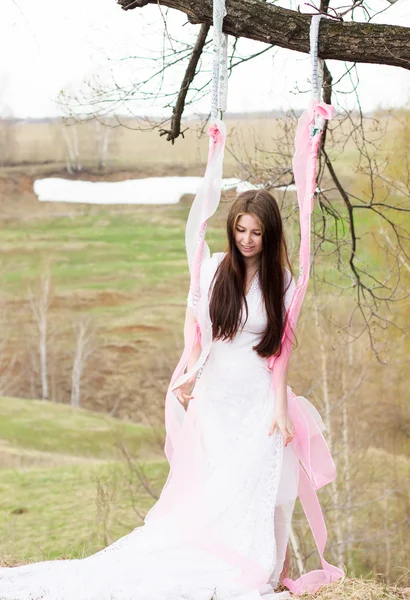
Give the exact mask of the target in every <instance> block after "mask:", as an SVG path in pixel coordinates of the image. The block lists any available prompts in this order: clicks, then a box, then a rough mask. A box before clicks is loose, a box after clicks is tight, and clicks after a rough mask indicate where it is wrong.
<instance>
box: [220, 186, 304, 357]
mask: <svg viewBox="0 0 410 600" xmlns="http://www.w3.org/2000/svg"><path fill="white" fill-rule="evenodd" d="M245 214H249V215H252V216H253V217H255V218H256V219H257V220H258V221H259V223H260V226H261V231H262V253H261V257H260V264H259V281H260V286H261V290H262V296H263V300H264V303H265V309H266V315H267V321H268V322H267V326H266V330H265V332H264V334H263V336H262V339H261V341H260V342H259V344H258V345H257V346H255V347H254V350H255V351H256V352H257V353H258V355H259V356H261V357H263V358H267V357H269V356H272V355H273V354H275V355H278V354H280V350H281V341H282V335H283V330H284V325H285V323H284V319H285V308H284V298H285V291H286V290H285V281H284V266H285V264H286V265H287V266H288V267H289V270H290V271H291V273H292V268H291V265H290V262H289V256H288V251H287V246H286V240H285V237H284V234H283V226H282V218H281V215H280V212H279V207H278V204H277V202H276V200H275V198H274V197H273V196H272V194H270V193H269V192H268V191H266V190H249V191H246V192H243V193H241V194H239V195H238V196H237V197H236V198H235V200H234V202H233V203H232V206H231V210H230V211H229V215H228V220H227V224H226V227H227V234H228V249H227V253H226V255H225V257H224V259H223V260H222V262H221V264H220V265H219V267H218V269H217V271H216V273H215V276H214V279H213V288H212V293H211V299H210V307H209V308H210V316H211V321H212V333H213V338H214V339H215V340H218V339H220V340H232V339H233V338H234V337H235V335H236V333H237V332H238V329H239V327H240V326H241V322H242V319H243V308H244V307H245V314H246V319H247V318H248V305H247V302H246V295H245V281H246V268H245V261H244V259H243V256H242V254H241V253H240V251H239V250H238V248H237V247H236V243H235V228H236V225H237V222H238V219H239V218H240V217H241V216H242V215H245ZM289 283H290V282H289Z"/></svg>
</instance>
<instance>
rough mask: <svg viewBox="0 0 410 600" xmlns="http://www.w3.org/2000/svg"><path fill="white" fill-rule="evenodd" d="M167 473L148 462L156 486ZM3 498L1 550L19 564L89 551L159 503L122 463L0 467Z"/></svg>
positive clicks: (121, 532)
mask: <svg viewBox="0 0 410 600" xmlns="http://www.w3.org/2000/svg"><path fill="white" fill-rule="evenodd" d="M166 472H167V468H166V464H165V462H164V461H160V462H152V463H145V473H146V476H147V477H148V479H149V480H150V482H151V485H152V486H153V487H154V489H157V488H160V487H161V485H162V483H163V482H164V480H165V476H166ZM102 490H103V492H102ZM0 496H1V501H0V534H1V543H0V554H2V555H3V556H12V557H13V558H14V559H15V560H16V561H18V562H20V561H26V560H27V561H31V560H42V559H47V558H58V557H67V556H70V557H73V558H75V557H82V556H86V555H89V554H91V553H93V552H95V551H97V550H99V549H101V548H103V547H104V546H105V545H106V544H107V542H109V541H111V540H112V541H114V540H116V539H118V538H119V537H121V536H123V535H126V534H127V533H129V532H130V531H132V529H134V528H135V527H136V526H137V525H141V524H142V520H141V516H139V515H144V514H145V513H146V512H147V511H148V509H149V508H150V507H151V506H152V504H153V502H154V500H153V498H152V497H151V496H150V495H148V494H147V493H146V492H144V491H143V490H141V488H139V487H138V486H137V485H136V484H135V481H133V480H132V478H131V474H130V472H129V471H128V469H127V467H126V466H125V465H124V464H121V463H108V464H82V465H70V466H65V467H53V468H50V467H48V468H40V469H38V468H37V469H30V470H25V471H17V470H13V471H11V470H5V471H0ZM104 497H105V498H109V499H108V500H104V499H103V498H104ZM134 506H136V507H137V510H138V513H139V515H137V514H136V512H135V511H134V509H133V507H134ZM107 510H108V511H109V514H108V518H107V517H104V515H105V514H106V511H107ZM107 534H108V535H107Z"/></svg>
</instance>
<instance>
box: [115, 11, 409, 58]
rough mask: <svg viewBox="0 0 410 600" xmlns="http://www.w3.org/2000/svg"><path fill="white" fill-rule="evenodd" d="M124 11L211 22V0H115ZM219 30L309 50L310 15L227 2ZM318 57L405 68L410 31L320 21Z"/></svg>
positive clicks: (304, 50)
mask: <svg viewBox="0 0 410 600" xmlns="http://www.w3.org/2000/svg"><path fill="white" fill-rule="evenodd" d="M117 2H118V4H119V5H120V6H121V7H122V8H123V9H124V10H130V9H132V8H142V7H143V6H147V5H148V4H160V5H162V6H167V7H169V8H174V9H175V10H179V11H182V12H183V13H185V14H186V15H187V17H188V19H189V20H190V21H191V23H211V22H212V0H117ZM226 7H227V11H228V14H227V16H226V17H225V19H224V31H225V32H226V33H229V34H230V35H233V36H235V37H244V38H249V39H252V40H257V41H259V42H265V43H266V44H273V45H275V46H281V47H282V48H288V49H289V50H297V51H298V52H305V53H306V52H309V26H310V19H311V18H310V16H309V15H303V14H300V13H297V12H296V11H293V10H288V9H286V8H280V7H278V6H274V5H272V4H266V3H265V2H261V0H227V2H226ZM319 56H320V57H321V58H324V59H334V60H343V61H346V60H347V61H351V62H359V63H375V64H385V65H393V66H397V67H403V68H405V69H410V28H408V27H399V26H396V25H376V24H367V23H354V22H349V23H343V22H339V21H331V20H330V19H323V21H322V23H321V25H320V35H319Z"/></svg>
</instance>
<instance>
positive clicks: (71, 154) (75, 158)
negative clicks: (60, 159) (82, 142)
mask: <svg viewBox="0 0 410 600" xmlns="http://www.w3.org/2000/svg"><path fill="white" fill-rule="evenodd" d="M77 127H78V123H77V121H76V120H73V121H71V120H70V121H67V120H63V121H62V125H61V131H62V134H63V138H64V141H65V144H66V148H67V160H66V165H67V171H68V172H69V173H80V172H81V171H82V164H81V158H80V148H79V143H78V131H77Z"/></svg>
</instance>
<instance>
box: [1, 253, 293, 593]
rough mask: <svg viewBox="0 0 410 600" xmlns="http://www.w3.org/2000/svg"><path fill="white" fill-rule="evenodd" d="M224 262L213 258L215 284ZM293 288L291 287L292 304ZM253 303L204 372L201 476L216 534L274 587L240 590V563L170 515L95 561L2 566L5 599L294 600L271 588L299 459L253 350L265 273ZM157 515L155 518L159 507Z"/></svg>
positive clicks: (199, 390) (252, 293) (197, 397)
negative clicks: (195, 539) (193, 537)
mask: <svg viewBox="0 0 410 600" xmlns="http://www.w3.org/2000/svg"><path fill="white" fill-rule="evenodd" d="M218 262H219V261H216V260H215V259H214V258H211V259H209V260H208V261H207V264H206V265H205V271H206V270H208V271H209V272H208V273H207V276H208V277H209V276H210V275H212V273H213V272H214V270H215V268H216V266H217V263H218ZM287 275H288V276H290V274H289V272H288V271H287ZM201 278H202V273H201ZM292 291H293V290H292V289H291V288H289V290H288V293H287V295H286V298H285V305H286V304H287V303H288V302H289V301H290V298H291V294H292ZM247 304H248V319H247V320H246V322H245V323H244V324H243V327H242V328H241V329H240V330H239V332H238V334H237V335H236V337H235V339H234V340H233V341H230V342H224V341H215V342H212V346H211V350H210V353H209V355H208V357H207V359H206V362H205V364H204V365H203V366H202V368H201V370H200V372H199V374H198V379H197V382H196V385H195V388H194V393H193V394H194V399H193V400H192V406H193V409H194V410H195V414H196V420H197V422H198V423H200V427H201V436H202V446H203V448H204V456H205V457H206V464H205V465H202V468H203V471H201V472H204V473H206V480H207V488H206V490H207V494H208V500H209V506H210V507H211V508H212V510H213V511H214V512H213V513H212V514H213V515H214V517H213V520H212V523H211V524H210V528H211V529H212V531H213V532H214V533H215V535H217V536H218V539H220V540H222V542H223V543H224V544H226V546H227V547H229V548H230V550H231V551H232V552H234V553H235V554H236V555H237V556H243V557H245V558H246V559H248V560H251V561H253V562H254V563H255V564H257V565H258V566H260V567H261V568H262V569H264V570H265V571H266V572H267V573H269V574H270V575H269V578H268V579H267V580H266V582H265V583H266V585H265V586H263V587H261V586H259V588H258V589H249V588H248V587H244V586H242V585H241V584H240V583H239V582H238V579H237V575H238V569H237V566H235V564H233V563H232V562H231V561H229V560H227V559H226V558H223V557H221V555H218V556H217V555H215V554H214V553H213V552H211V551H209V549H207V548H206V547H204V548H201V547H198V545H197V544H194V543H192V542H191V541H190V539H189V537H188V538H187V537H186V536H184V535H182V534H181V532H180V530H179V529H178V526H177V522H178V519H175V518H173V515H172V511H171V514H169V515H168V516H167V518H166V519H162V520H158V519H155V518H153V519H147V520H146V523H145V525H143V526H142V527H138V528H136V529H135V530H134V531H132V532H131V533H130V534H128V535H127V536H125V537H123V538H121V539H120V540H118V541H117V542H115V543H114V544H112V545H111V546H109V547H108V548H106V549H104V550H102V551H101V552H98V553H97V554H94V555H92V556H90V557H88V558H85V559H78V560H77V559H76V560H64V561H47V562H42V563H36V564H30V565H25V566H22V567H15V568H6V569H0V598H1V600H29V599H30V600H39V599H40V598H41V599H42V600H137V599H138V600H212V599H213V600H257V599H259V598H261V595H263V598H269V597H271V596H272V597H274V598H284V597H288V594H287V593H286V592H285V593H282V594H274V593H273V588H274V587H275V586H276V585H277V582H278V579H279V575H280V573H281V570H282V567H283V561H284V557H285V550H286V545H287V541H288V536H289V527H290V519H291V514H292V511H293V507H294V501H295V498H296V495H297V484H298V482H297V473H298V461H297V458H296V456H295V454H294V452H293V449H292V444H290V445H288V446H287V447H286V448H284V445H283V437H282V434H281V433H280V432H279V431H276V432H275V433H274V435H272V436H269V435H268V432H269V428H270V426H271V423H272V418H273V414H274V405H275V401H274V394H273V389H272V376H271V372H270V370H269V369H268V367H267V361H266V360H265V359H262V358H260V357H259V356H258V355H257V354H256V352H255V351H254V350H253V349H252V347H253V346H255V344H257V343H258V341H259V339H260V337H261V334H262V333H263V331H264V329H265V326H266V314H265V309H264V305H263V300H262V295H261V290H260V286H259V280H258V277H257V276H256V277H255V279H254V280H253V283H252V286H251V288H250V290H249V293H248V295H247ZM160 503H161V498H160V500H159V501H158V503H157V504H160ZM152 510H153V513H154V514H155V507H154V509H152ZM175 510H177V506H176V507H175ZM149 514H150V513H149ZM149 514H148V515H149ZM267 594H268V595H267Z"/></svg>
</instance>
